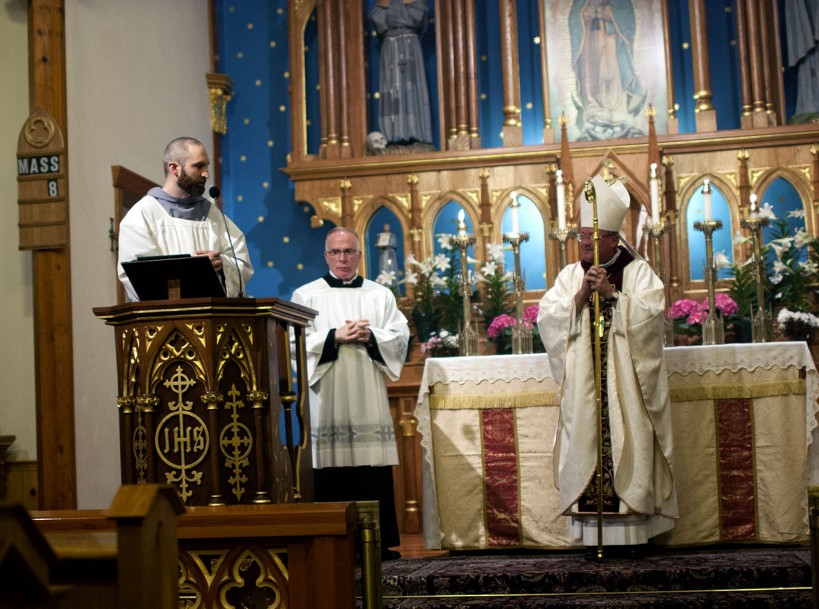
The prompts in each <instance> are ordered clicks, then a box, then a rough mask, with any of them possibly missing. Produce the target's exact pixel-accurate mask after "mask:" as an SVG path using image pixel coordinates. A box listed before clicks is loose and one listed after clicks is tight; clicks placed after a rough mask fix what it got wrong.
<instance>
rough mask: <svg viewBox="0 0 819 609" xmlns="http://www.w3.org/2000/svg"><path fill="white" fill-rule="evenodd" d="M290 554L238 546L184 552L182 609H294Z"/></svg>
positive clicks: (181, 560) (181, 563) (181, 556)
mask: <svg viewBox="0 0 819 609" xmlns="http://www.w3.org/2000/svg"><path fill="white" fill-rule="evenodd" d="M286 563H287V550H286V548H284V547H271V548H263V547H260V546H247V545H244V546H243V545H238V546H235V547H232V548H230V549H225V548H219V549H213V550H208V549H203V550H180V553H179V580H178V581H179V606H180V607H185V608H187V609H203V608H205V607H207V608H214V609H233V608H237V607H269V608H272V609H285V608H288V607H289V606H290V604H289V596H288V584H289V574H288V571H287V565H286Z"/></svg>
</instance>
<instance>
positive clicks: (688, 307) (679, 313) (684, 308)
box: [668, 298, 702, 319]
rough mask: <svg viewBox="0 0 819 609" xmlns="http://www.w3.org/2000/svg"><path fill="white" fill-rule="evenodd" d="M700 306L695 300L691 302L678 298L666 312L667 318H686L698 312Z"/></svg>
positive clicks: (687, 299) (688, 299)
mask: <svg viewBox="0 0 819 609" xmlns="http://www.w3.org/2000/svg"><path fill="white" fill-rule="evenodd" d="M701 307H702V305H701V304H700V303H698V302H697V301H696V300H691V299H690V298H680V299H679V300H678V301H677V302H675V303H674V304H673V305H671V308H670V309H669V310H668V316H669V317H670V318H671V319H682V318H683V317H688V316H690V315H691V313H693V312H695V311H700V310H701Z"/></svg>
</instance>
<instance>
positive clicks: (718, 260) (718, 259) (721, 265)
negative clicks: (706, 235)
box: [714, 250, 731, 269]
mask: <svg viewBox="0 0 819 609" xmlns="http://www.w3.org/2000/svg"><path fill="white" fill-rule="evenodd" d="M729 266H731V261H730V260H728V256H726V255H725V252H724V251H723V250H720V251H718V252H716V253H715V254H714V268H715V269H725V268H728V267H729Z"/></svg>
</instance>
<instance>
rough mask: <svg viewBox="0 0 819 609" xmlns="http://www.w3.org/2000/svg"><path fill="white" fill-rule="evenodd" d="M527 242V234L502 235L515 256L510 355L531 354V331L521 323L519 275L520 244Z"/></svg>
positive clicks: (522, 287) (521, 281) (522, 286)
mask: <svg viewBox="0 0 819 609" xmlns="http://www.w3.org/2000/svg"><path fill="white" fill-rule="evenodd" d="M524 241H529V233H504V234H503V242H504V243H509V244H511V245H512V253H513V254H514V256H515V274H514V277H513V278H512V287H513V288H514V290H515V321H516V322H517V323H516V324H515V327H514V328H512V353H514V354H515V355H519V354H521V353H531V352H532V331H531V330H530V329H529V328H527V327H526V324H524V323H523V293H524V292H525V291H526V282H525V281H524V279H523V277H522V276H521V274H520V244H521V243H523V242H524Z"/></svg>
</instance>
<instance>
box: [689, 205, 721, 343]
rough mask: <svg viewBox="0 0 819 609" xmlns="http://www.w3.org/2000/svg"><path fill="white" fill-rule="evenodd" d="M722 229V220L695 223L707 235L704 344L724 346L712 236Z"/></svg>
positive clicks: (695, 228) (697, 228) (696, 227)
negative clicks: (706, 301)
mask: <svg viewBox="0 0 819 609" xmlns="http://www.w3.org/2000/svg"><path fill="white" fill-rule="evenodd" d="M721 228H722V221H721V220H713V219H706V220H702V221H697V222H694V230H698V231H702V233H703V234H704V235H705V268H704V272H705V284H706V286H707V287H708V318H707V319H704V320H703V321H702V344H703V345H722V344H723V343H725V325H724V323H723V321H722V316H721V315H718V314H717V307H716V289H715V288H716V282H717V269H716V268H715V267H714V242H713V239H712V235H713V233H714V231H715V230H719V229H721Z"/></svg>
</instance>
